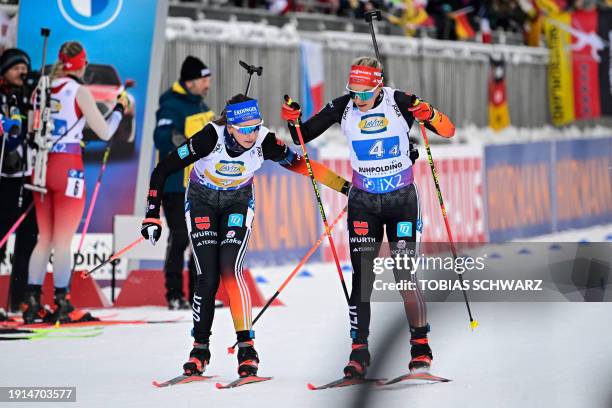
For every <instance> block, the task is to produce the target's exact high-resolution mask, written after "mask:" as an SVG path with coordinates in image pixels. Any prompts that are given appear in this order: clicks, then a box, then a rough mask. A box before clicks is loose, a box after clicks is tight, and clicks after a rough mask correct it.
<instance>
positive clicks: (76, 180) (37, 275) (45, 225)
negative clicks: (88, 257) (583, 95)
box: [23, 41, 128, 323]
mask: <svg viewBox="0 0 612 408" xmlns="http://www.w3.org/2000/svg"><path fill="white" fill-rule="evenodd" d="M86 68H87V56H86V54H85V50H84V49H83V46H82V45H81V44H80V43H78V42H72V41H71V42H66V43H64V44H63V45H62V46H61V48H60V52H59V61H58V62H57V63H56V64H55V66H54V68H53V72H52V73H51V78H52V83H51V111H52V113H51V117H52V119H53V127H54V129H53V133H52V135H51V136H52V138H51V141H52V143H54V145H53V148H52V149H51V151H50V152H49V156H48V162H47V178H46V188H47V193H46V194H41V193H37V192H34V205H35V207H36V221H37V223H38V244H37V245H36V248H35V249H34V252H33V253H32V257H31V259H30V274H29V278H28V293H27V296H26V310H25V311H24V313H23V319H24V321H25V322H26V323H31V322H33V321H34V320H35V319H38V318H43V319H45V320H51V321H61V322H68V321H83V320H91V319H93V318H92V316H91V315H90V314H89V313H84V312H83V311H80V310H75V309H74V307H73V306H72V304H71V303H70V296H69V293H68V292H69V284H70V273H71V251H70V244H71V243H72V237H73V235H74V234H75V233H76V231H77V228H78V226H79V223H80V221H81V216H82V214H83V208H84V207H85V178H84V174H83V158H82V157H81V145H80V142H81V140H82V139H83V134H82V131H83V128H84V127H85V124H87V125H88V126H89V127H90V128H91V129H92V130H93V131H94V133H95V134H96V135H98V137H99V138H100V139H102V140H109V139H110V138H111V136H112V135H113V134H114V133H115V131H116V130H117V128H118V127H119V123H120V122H121V119H122V117H123V111H124V109H125V107H126V106H127V104H128V100H127V97H126V96H125V94H122V96H120V98H119V99H118V100H117V104H116V105H115V108H114V110H113V111H112V113H111V114H110V116H109V117H108V119H106V120H105V119H104V117H103V116H102V114H101V113H100V111H99V110H98V107H97V106H96V102H95V100H94V98H93V96H92V94H91V92H90V91H89V90H88V89H87V88H86V87H84V86H83V82H82V79H83V75H84V74H85V69H86ZM52 250H53V275H54V285H55V307H54V310H53V312H52V313H51V314H49V313H47V312H46V311H45V310H44V309H43V308H42V307H41V305H40V294H41V287H42V284H43V281H44V279H45V274H46V272H47V263H48V262H49V255H50V254H51V251H52Z"/></svg>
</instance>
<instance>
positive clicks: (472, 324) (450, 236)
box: [419, 122, 478, 330]
mask: <svg viewBox="0 0 612 408" xmlns="http://www.w3.org/2000/svg"><path fill="white" fill-rule="evenodd" d="M419 127H420V128H421V135H422V136H423V141H424V142H425V150H426V151H427V160H428V161H429V167H430V168H431V176H432V177H433V181H434V185H435V186H436V192H437V193H438V201H439V202H440V209H441V210H442V218H444V225H445V226H446V233H447V234H448V241H449V243H450V247H451V251H452V253H453V258H454V259H457V249H456V248H455V243H454V241H453V234H452V232H451V229H450V224H449V223H448V215H447V214H446V207H445V206H444V199H443V198H442V190H440V183H439V181H438V173H437V172H436V166H435V165H434V161H433V156H432V155H431V149H430V148H429V140H428V139H427V132H426V131H425V126H424V125H423V123H422V122H419ZM457 275H459V281H460V282H461V292H462V293H463V300H464V301H465V306H466V307H467V311H468V316H469V317H470V327H471V328H472V330H474V329H475V328H476V327H478V321H476V320H474V318H473V317H472V310H471V309H470V302H469V301H468V297H467V293H466V291H465V289H464V288H463V275H462V274H457Z"/></svg>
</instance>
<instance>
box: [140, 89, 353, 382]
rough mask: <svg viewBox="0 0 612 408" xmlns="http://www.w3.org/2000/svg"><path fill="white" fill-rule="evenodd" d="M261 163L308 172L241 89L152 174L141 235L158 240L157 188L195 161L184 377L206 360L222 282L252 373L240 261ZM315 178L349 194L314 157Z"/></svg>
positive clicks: (188, 204) (245, 366)
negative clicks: (193, 271) (189, 339)
mask: <svg viewBox="0 0 612 408" xmlns="http://www.w3.org/2000/svg"><path fill="white" fill-rule="evenodd" d="M264 160H272V161H275V162H277V163H279V164H280V165H281V166H283V167H285V168H287V169H289V170H291V171H294V172H297V173H300V174H303V175H306V174H308V173H307V168H306V164H305V161H304V160H303V159H302V158H301V157H300V156H299V155H298V154H296V153H295V152H294V151H293V150H291V149H289V148H288V147H287V146H286V145H285V144H284V143H283V142H282V141H281V140H279V139H277V138H276V136H275V135H274V133H271V132H270V131H269V130H268V129H267V128H265V127H264V126H263V120H262V118H261V116H260V113H259V107H258V105H257V101H256V100H255V99H251V98H249V97H247V96H244V95H242V94H238V95H236V96H234V97H233V98H232V99H230V100H229V101H228V102H227V105H226V107H225V110H224V111H223V113H222V116H221V118H219V119H217V120H215V121H213V122H212V123H209V124H207V125H206V126H205V127H204V128H203V129H202V130H201V131H199V132H198V133H196V134H195V135H194V136H193V137H192V138H191V139H189V141H187V142H186V143H185V144H183V145H181V146H179V147H178V148H177V149H176V150H175V151H174V152H173V153H172V154H170V155H169V156H167V157H166V158H165V159H164V160H162V161H161V162H159V164H158V165H157V167H155V170H154V171H153V174H152V175H151V183H150V191H149V195H148V198H147V213H146V218H145V220H144V221H143V222H142V229H141V232H142V235H143V236H144V237H145V238H147V239H149V240H152V242H153V243H155V242H156V241H157V240H158V239H159V237H160V235H161V223H160V220H159V216H160V202H161V191H162V188H163V185H164V182H165V180H166V177H167V176H168V175H169V174H172V173H174V172H176V171H178V170H180V169H182V168H185V167H187V166H189V165H190V164H192V163H194V162H195V165H194V167H193V170H192V171H191V176H190V181H189V186H188V189H187V193H186V199H185V218H186V221H187V229H188V231H189V236H190V239H191V247H192V251H193V257H194V260H195V262H196V268H197V271H198V280H197V283H196V289H195V294H194V296H193V331H192V335H193V337H194V340H195V342H194V343H193V349H192V350H191V353H190V354H189V360H188V361H187V362H186V363H185V364H184V365H183V370H184V374H185V375H199V374H202V373H203V372H204V370H205V369H206V366H207V365H208V364H209V363H210V350H209V342H210V336H211V331H210V330H211V327H212V323H213V317H214V313H215V294H216V293H217V288H218V287H219V282H220V281H221V282H222V283H223V287H224V288H225V292H226V293H227V294H228V295H229V302H230V310H231V313H232V319H233V321H234V328H235V330H236V337H237V340H238V374H239V375H240V376H241V377H247V376H251V375H256V374H257V367H258V363H259V357H258V355H257V352H256V351H255V348H254V342H253V339H254V337H255V336H254V335H255V333H254V331H253V330H251V326H252V314H251V296H250V294H249V289H248V287H247V285H246V283H245V281H244V278H243V277H242V262H243V260H244V256H245V254H246V251H247V245H248V242H249V238H250V236H251V228H252V223H253V216H254V211H255V201H254V198H253V187H252V184H253V176H254V175H255V173H256V172H257V171H258V170H259V169H260V168H261V166H262V164H263V162H264ZM313 170H314V175H315V178H316V179H317V180H319V181H320V182H322V183H323V184H325V185H326V186H328V187H330V188H332V189H334V190H336V191H339V192H342V193H344V194H346V193H347V192H348V190H349V187H350V183H349V182H348V181H347V180H345V179H343V178H342V177H340V176H338V175H337V174H335V173H333V172H332V171H331V170H329V169H328V168H327V167H325V166H323V165H321V164H319V163H316V162H313Z"/></svg>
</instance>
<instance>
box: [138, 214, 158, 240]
mask: <svg viewBox="0 0 612 408" xmlns="http://www.w3.org/2000/svg"><path fill="white" fill-rule="evenodd" d="M140 233H141V234H142V236H143V237H144V238H145V239H148V240H149V242H150V243H151V245H155V244H156V243H157V241H159V238H160V237H161V233H162V226H161V221H160V219H159V218H145V219H144V220H142V225H141V226H140Z"/></svg>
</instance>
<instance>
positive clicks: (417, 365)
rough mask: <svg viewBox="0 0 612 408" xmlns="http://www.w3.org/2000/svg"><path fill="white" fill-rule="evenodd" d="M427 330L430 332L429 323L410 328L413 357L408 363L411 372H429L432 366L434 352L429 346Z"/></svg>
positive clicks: (411, 353)
mask: <svg viewBox="0 0 612 408" xmlns="http://www.w3.org/2000/svg"><path fill="white" fill-rule="evenodd" d="M427 332H429V325H427V326H423V327H411V328H410V333H411V338H410V345H411V346H412V347H411V350H410V355H411V356H412V359H411V360H410V363H409V364H408V369H409V370H410V372H429V370H430V368H431V360H433V354H432V353H431V348H430V347H429V340H428V339H427Z"/></svg>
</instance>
